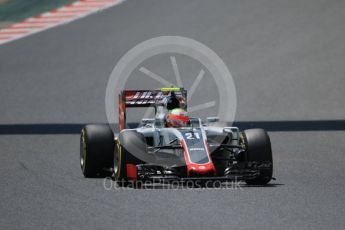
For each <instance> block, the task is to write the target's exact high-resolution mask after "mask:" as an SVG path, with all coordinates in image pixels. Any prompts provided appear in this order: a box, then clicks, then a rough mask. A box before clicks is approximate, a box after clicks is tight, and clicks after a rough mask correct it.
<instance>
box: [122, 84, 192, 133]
mask: <svg viewBox="0 0 345 230" xmlns="http://www.w3.org/2000/svg"><path fill="white" fill-rule="evenodd" d="M172 92H174V94H175V95H176V97H177V98H179V99H180V100H184V101H186V99H187V90H185V89H184V88H161V89H157V90H123V91H122V92H121V93H120V94H119V130H120V131H121V130H123V129H124V128H125V127H126V112H127V111H126V110H127V108H138V107H143V108H145V107H155V106H157V105H162V104H163V99H164V98H166V97H168V96H170V95H171V93H172Z"/></svg>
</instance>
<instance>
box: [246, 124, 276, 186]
mask: <svg viewBox="0 0 345 230" xmlns="http://www.w3.org/2000/svg"><path fill="white" fill-rule="evenodd" d="M242 136H243V141H244V144H245V147H246V158H247V159H246V160H247V162H257V163H259V164H260V163H265V164H266V163H268V164H269V165H270V166H269V167H265V168H263V169H259V170H260V171H259V172H260V175H259V176H258V177H256V178H254V179H250V180H246V183H247V184H249V185H266V184H267V183H268V182H270V180H271V179H272V174H273V160H272V148H271V141H270V138H269V136H268V134H267V132H266V131H265V130H263V129H248V130H245V131H243V133H242Z"/></svg>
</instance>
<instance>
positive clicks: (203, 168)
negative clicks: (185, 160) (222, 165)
mask: <svg viewBox="0 0 345 230" xmlns="http://www.w3.org/2000/svg"><path fill="white" fill-rule="evenodd" d="M187 170H188V172H187V174H188V175H189V176H190V177H207V176H215V174H216V170H215V168H214V165H213V164H212V163H211V162H210V163H209V164H204V165H197V164H193V165H189V167H187Z"/></svg>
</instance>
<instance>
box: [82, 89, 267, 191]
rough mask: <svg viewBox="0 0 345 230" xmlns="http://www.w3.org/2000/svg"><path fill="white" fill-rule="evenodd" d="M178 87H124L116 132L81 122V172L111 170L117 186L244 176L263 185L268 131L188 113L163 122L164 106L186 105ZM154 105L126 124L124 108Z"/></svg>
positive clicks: (107, 172)
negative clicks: (151, 113) (151, 112)
mask: <svg viewBox="0 0 345 230" xmlns="http://www.w3.org/2000/svg"><path fill="white" fill-rule="evenodd" d="M186 99H187V91H186V90H185V89H183V88H162V89H159V90H124V91H122V93H121V94H120V95H119V130H120V132H119V133H118V135H114V132H113V131H112V129H111V128H110V127H109V125H95V124H91V125H86V126H85V127H84V128H83V129H82V131H81V138H80V166H81V169H82V172H83V174H84V176H85V177H102V176H109V175H110V174H112V176H113V177H114V179H115V180H116V181H117V183H118V184H119V185H128V184H131V183H133V182H143V183H145V182H148V181H151V182H155V183H156V182H159V183H170V182H176V181H178V182H181V183H183V182H186V181H198V182H205V183H206V182H207V183H208V182H214V181H219V182H224V181H234V180H236V181H245V182H246V183H247V184H251V185H265V184H267V183H269V182H270V180H271V179H272V172H273V161H272V150H271V143H270V138H269V136H268V134H267V133H266V132H265V131H264V130H262V129H248V130H244V131H242V132H241V131H240V130H239V129H238V128H237V127H217V126H214V125H212V124H214V123H215V122H217V121H218V119H217V118H216V117H209V118H207V119H206V121H202V120H201V119H200V118H197V117H189V118H188V122H186V123H185V125H183V126H178V127H176V126H171V125H169V124H168V121H167V115H168V114H169V111H172V110H173V109H176V108H182V109H184V110H187V105H186V101H187V100H186ZM134 107H143V108H145V107H153V108H154V109H155V117H154V118H151V119H147V118H144V119H142V121H141V122H140V126H139V127H138V128H135V129H131V128H128V127H127V124H126V113H127V110H128V109H129V108H134Z"/></svg>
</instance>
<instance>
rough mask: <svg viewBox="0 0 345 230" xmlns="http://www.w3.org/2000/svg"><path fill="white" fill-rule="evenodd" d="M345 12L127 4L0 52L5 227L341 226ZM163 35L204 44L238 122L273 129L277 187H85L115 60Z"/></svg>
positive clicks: (244, 4) (295, 6)
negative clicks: (88, 142)
mask: <svg viewBox="0 0 345 230" xmlns="http://www.w3.org/2000/svg"><path fill="white" fill-rule="evenodd" d="M344 9H345V2H344V1H341V0H337V1H336V0H291V1H282V0H276V1H268V0H255V1H247V0H242V1H228V0H223V1H194V0H190V1H179V0H175V1H158V0H157V1H151V0H147V1H126V2H124V3H123V4H121V5H119V6H116V7H114V8H111V9H108V10H106V11H103V12H101V13H98V14H95V15H92V16H89V17H87V18H84V19H82V20H78V21H75V22H73V23H70V24H68V25H64V26H60V27H57V28H54V29H51V30H48V31H45V32H42V33H39V34H36V35H33V36H30V37H27V38H24V39H21V40H18V41H15V42H13V43H9V44H6V45H3V46H0V75H1V77H0V107H1V115H0V124H1V125H0V131H1V136H0V164H1V167H0V175H1V179H0V181H1V183H0V184H1V186H0V191H1V193H0V194H1V198H0V201H1V206H0V216H1V217H0V228H1V229H37V228H42V229H47V228H57V229H72V228H82V229H136V228H140V229H191V228H195V227H196V228H198V229H211V228H212V229H327V228H331V229H344V224H345V219H344V213H345V208H344V207H345V199H344V197H345V196H344V192H345V184H344V179H345V176H344V172H345V156H344V149H345V142H344V138H345V121H344V116H345V100H344V95H345V93H344V85H345V75H344V73H345V65H344V63H345V56H344V54H345V43H344V37H345V24H344V21H345V13H344ZM162 35H178V36H185V37H189V38H193V39H195V40H198V41H200V42H202V43H204V44H206V45H207V46H209V47H210V48H211V49H213V50H214V51H215V52H216V53H217V54H218V55H219V56H220V57H221V58H222V59H223V60H224V62H225V63H226V64H227V66H228V67H229V69H230V70H231V73H232V75H233V77H234V81H235V85H236V89H237V95H238V108H237V113H236V121H237V124H239V125H240V126H241V127H255V126H259V127H263V128H266V129H268V130H269V131H270V132H269V134H270V136H271V140H272V145H273V152H274V176H275V177H276V178H277V180H276V181H273V182H271V184H270V186H266V187H245V186H243V187H242V189H237V190H235V189H206V190H202V189H183V188H181V189H170V190H169V189H168V190H167V189H143V190H134V189H129V190H111V191H107V190H105V189H104V188H103V180H102V179H85V178H83V176H82V174H81V171H80V168H79V156H78V154H79V136H78V135H77V132H78V131H79V129H80V127H81V126H82V125H83V124H85V123H94V122H96V123H103V122H106V116H105V112H104V111H105V109H104V94H105V88H106V84H107V80H108V77H109V75H110V73H111V71H112V69H113V67H114V65H115V63H116V62H117V61H118V60H119V58H120V57H121V56H122V55H123V54H124V53H125V52H126V51H128V50H129V49H131V48H132V47H133V46H134V45H136V44H137V43H139V42H142V41H144V40H146V39H149V38H152V37H156V36H162ZM187 77H189V76H186V78H187ZM130 84H131V85H132V86H135V85H136V84H137V85H138V86H139V85H141V86H142V84H143V83H142V82H140V80H136V81H135V80H134V81H133V82H130ZM195 100H198V98H196V99H195Z"/></svg>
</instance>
